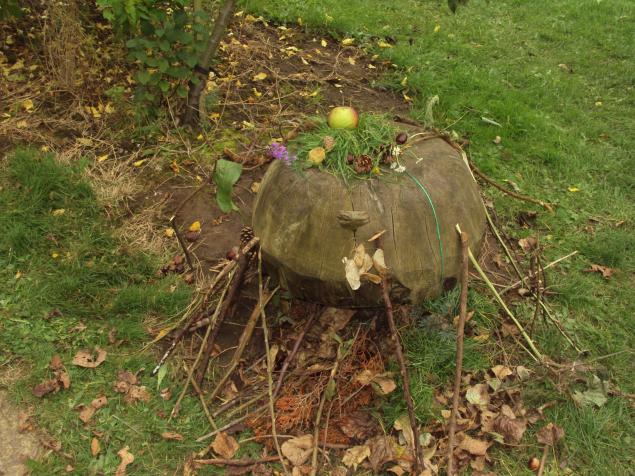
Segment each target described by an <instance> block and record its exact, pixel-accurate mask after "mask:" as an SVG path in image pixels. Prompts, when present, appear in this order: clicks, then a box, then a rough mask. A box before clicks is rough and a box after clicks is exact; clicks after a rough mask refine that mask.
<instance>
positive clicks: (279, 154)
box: [269, 142, 298, 165]
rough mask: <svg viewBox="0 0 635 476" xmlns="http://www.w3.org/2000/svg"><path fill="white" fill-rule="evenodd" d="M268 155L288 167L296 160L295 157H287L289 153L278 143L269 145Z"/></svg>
mask: <svg viewBox="0 0 635 476" xmlns="http://www.w3.org/2000/svg"><path fill="white" fill-rule="evenodd" d="M269 155H270V156H271V157H273V158H274V159H277V160H282V161H284V163H285V164H287V165H290V164H291V162H293V161H294V160H296V159H297V158H298V156H297V155H289V151H288V150H287V148H286V147H285V146H284V144H280V143H279V142H272V143H271V144H269Z"/></svg>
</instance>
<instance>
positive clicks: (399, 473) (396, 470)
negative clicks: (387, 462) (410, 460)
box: [386, 464, 406, 476]
mask: <svg viewBox="0 0 635 476" xmlns="http://www.w3.org/2000/svg"><path fill="white" fill-rule="evenodd" d="M386 471H388V472H390V473H395V474H396V475H397V476H402V475H403V474H406V470H405V469H403V468H402V467H401V466H399V465H398V464H396V465H394V466H391V467H390V468H388V469H387V470H386Z"/></svg>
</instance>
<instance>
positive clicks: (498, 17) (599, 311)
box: [0, 0, 635, 476]
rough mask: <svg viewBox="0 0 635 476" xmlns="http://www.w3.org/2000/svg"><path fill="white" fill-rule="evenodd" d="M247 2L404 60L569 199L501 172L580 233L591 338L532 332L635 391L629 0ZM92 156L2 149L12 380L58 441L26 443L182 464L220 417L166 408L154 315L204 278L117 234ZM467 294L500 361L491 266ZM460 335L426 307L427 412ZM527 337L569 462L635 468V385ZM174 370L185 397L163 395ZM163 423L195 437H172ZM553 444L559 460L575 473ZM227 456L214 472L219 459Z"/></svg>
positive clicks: (473, 131)
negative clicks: (589, 371)
mask: <svg viewBox="0 0 635 476" xmlns="http://www.w3.org/2000/svg"><path fill="white" fill-rule="evenodd" d="M242 7H244V8H245V10H246V11H250V12H251V13H253V14H254V15H263V16H264V17H266V18H267V19H271V20H273V21H278V22H289V23H294V24H298V23H301V24H302V25H303V27H305V28H307V29H308V30H310V31H312V32H314V34H315V36H316V38H321V37H328V35H331V36H332V37H334V38H336V39H343V38H353V39H354V42H355V44H356V45H360V46H362V47H364V48H367V49H368V50H369V51H370V52H371V53H377V54H379V55H381V56H382V57H384V58H386V59H389V60H390V61H391V62H392V63H394V64H395V65H396V68H395V69H394V70H393V72H391V73H389V74H387V75H386V76H385V77H384V78H383V79H382V84H383V86H385V87H388V88H391V89H394V90H396V91H398V92H400V93H403V94H404V95H405V96H407V97H408V98H412V99H411V106H412V115H413V117H415V118H417V119H419V120H421V121H426V120H428V121H429V119H430V113H429V111H427V109H429V108H427V105H428V104H429V103H431V102H432V101H431V100H432V98H434V97H435V96H438V104H437V105H436V106H434V109H433V123H428V125H433V126H435V127H438V128H440V129H446V130H448V131H456V133H458V134H459V135H460V136H463V137H466V138H468V139H469V141H470V148H469V152H470V155H471V159H472V160H473V161H474V163H475V164H476V165H477V166H478V167H479V168H480V169H481V170H482V171H483V172H484V173H486V174H487V175H489V176H491V177H493V178H495V179H496V180H497V181H498V182H500V183H503V181H506V180H507V181H509V182H508V183H509V185H510V186H514V187H518V190H519V191H520V192H521V193H523V194H526V195H530V196H534V197H537V198H540V199H542V200H545V201H548V202H550V203H553V204H555V212H554V213H550V212H548V211H546V210H543V209H541V208H539V207H537V206H535V205H531V204H528V203H525V202H520V201H517V200H513V199H510V198H509V197H508V196H507V195H504V194H502V193H501V192H499V191H497V190H494V189H492V188H486V193H487V194H488V195H489V197H490V198H491V199H492V201H493V202H494V204H495V207H496V210H497V213H498V215H499V218H500V221H501V223H504V225H503V231H504V232H506V233H507V234H508V235H510V236H513V237H515V238H522V237H527V236H530V235H533V236H539V237H540V241H541V243H542V245H543V246H544V248H545V253H544V254H545V260H548V261H551V260H553V259H556V258H558V257H561V256H563V255H566V254H568V253H570V252H572V251H574V250H578V251H579V253H578V255H576V256H575V257H574V258H572V259H570V260H567V261H564V262H563V263H562V264H561V265H559V266H558V267H555V268H552V269H551V270H550V271H549V272H548V278H549V283H548V284H549V286H550V290H551V291H553V292H554V293H555V294H554V295H552V296H550V297H549V302H550V303H551V305H552V308H553V309H554V312H555V315H556V317H557V318H558V319H560V320H561V321H562V322H563V324H564V326H565V328H566V330H567V331H568V332H569V333H570V334H571V335H572V336H573V338H574V339H575V341H576V343H577V345H578V346H579V347H580V348H582V349H585V350H588V352H587V353H585V355H584V356H578V355H577V354H576V353H575V352H574V351H573V350H572V349H571V347H569V346H568V345H567V343H566V342H565V341H564V340H563V339H562V338H561V336H560V334H559V333H557V331H556V330H555V328H554V327H553V326H548V325H539V326H537V328H536V330H535V332H534V336H533V337H534V339H535V341H536V343H537V345H538V346H539V348H540V349H541V350H542V351H543V352H544V353H545V354H547V355H548V356H550V357H551V358H553V359H554V360H556V361H560V362H571V361H573V360H574V359H576V358H578V359H580V360H582V361H586V362H591V363H593V365H594V366H596V368H595V369H594V370H593V371H594V372H595V373H596V374H597V375H598V376H599V377H600V378H601V379H602V380H610V381H611V382H612V384H613V385H614V386H615V388H618V389H619V390H620V391H621V392H622V393H624V394H631V395H632V394H633V393H635V384H634V383H633V379H632V375H633V371H634V370H635V369H634V366H633V364H632V361H633V353H632V351H633V347H634V339H633V336H634V335H635V320H634V319H633V316H634V314H635V304H634V302H635V253H634V252H633V250H634V249H635V238H634V236H635V235H634V233H635V223H634V219H635V193H634V192H635V191H634V188H635V187H634V185H635V180H634V178H633V170H635V154H633V152H632V151H633V150H634V149H635V114H634V111H635V107H634V106H635V104H634V103H635V91H634V82H635V74H634V73H635V62H634V61H633V54H632V51H633V49H634V47H635V41H634V39H633V31H635V3H634V2H632V1H630V0H612V1H608V0H604V1H602V0H552V1H547V0H534V1H532V2H526V1H496V2H487V1H484V0H471V1H470V3H469V4H468V5H467V6H463V7H461V8H460V9H459V10H458V12H457V14H456V15H452V14H451V13H450V12H449V10H448V9H447V6H446V2H445V1H424V0H420V1H415V0H393V1H392V2H386V1H379V0H350V1H347V2H341V1H339V0H321V1H317V0H310V1H306V0H305V1H299V0H257V1H256V0H244V1H243V2H242ZM329 41H331V40H329ZM497 136H498V137H500V140H498V139H497ZM86 165H87V164H82V163H79V164H75V165H73V166H69V165H61V164H60V163H58V162H57V161H56V160H54V158H53V157H51V156H49V155H47V154H44V153H41V152H38V151H35V150H31V149H25V150H17V151H15V152H13V153H11V154H9V155H8V156H6V157H3V158H0V228H1V229H2V234H0V350H1V351H0V385H1V386H3V387H4V386H7V387H9V388H10V390H11V392H10V394H11V398H12V399H13V400H14V402H15V403H16V405H18V406H19V408H20V409H27V408H30V410H31V411H32V412H33V414H34V415H35V418H36V421H37V423H38V426H40V427H42V428H46V430H47V432H48V433H49V435H50V436H51V437H53V438H54V439H56V440H58V441H59V442H60V443H61V445H62V451H60V452H53V453H52V454H51V455H50V457H47V458H46V459H45V460H44V461H43V462H42V463H37V462H31V463H30V465H31V468H32V469H33V474H35V475H51V474H65V471H66V469H65V468H67V466H69V465H70V466H73V467H74V468H75V474H82V475H83V474H87V475H91V474H114V469H115V468H116V467H117V465H118V463H119V457H118V456H117V452H118V451H119V450H121V449H122V448H123V447H125V446H129V447H130V452H131V453H133V454H134V456H135V462H134V465H133V466H130V468H129V471H128V474H134V475H155V474H172V473H174V472H175V471H176V469H177V468H180V467H182V466H183V462H184V461H185V460H186V459H187V457H188V456H189V455H190V454H191V453H192V452H193V451H198V450H200V449H201V444H199V443H196V442H194V437H198V436H200V435H201V434H203V433H205V432H207V429H208V427H209V423H208V421H207V419H206V417H205V415H204V413H203V411H202V409H201V406H200V405H199V402H198V401H197V400H196V399H195V398H194V397H190V398H186V399H184V401H183V406H182V409H181V414H180V416H179V417H178V419H175V420H172V421H170V420H169V418H168V415H169V413H170V411H171V410H172V408H173V406H174V403H175V400H176V397H177V395H178V392H179V390H180V388H181V385H182V381H183V372H182V369H177V368H172V367H171V366H168V367H166V368H168V369H169V370H168V373H167V375H165V377H164V378H163V379H162V380H161V381H160V382H159V385H157V379H155V378H150V376H149V373H150V371H151V370H152V368H153V367H154V365H155V363H156V358H157V356H156V355H155V353H153V352H152V350H151V349H145V348H144V346H145V345H146V344H148V342H149V340H150V337H149V335H148V328H149V327H151V326H152V327H154V328H155V330H156V327H157V326H158V325H159V324H158V323H161V325H162V326H167V325H169V324H170V323H172V322H175V320H176V319H177V318H178V317H179V316H180V313H181V312H182V311H183V310H184V309H185V307H186V306H187V304H188V302H189V300H190V298H191V289H190V288H188V287H187V286H185V285H184V284H183V282H182V280H180V279H178V278H175V277H174V276H172V277H165V278H162V279H157V278H156V277H155V275H154V273H155V271H156V270H157V269H158V268H159V267H160V263H161V259H162V258H163V257H158V256H149V255H146V254H143V253H141V252H139V251H138V250H132V249H130V248H129V247H127V246H125V245H124V244H122V243H121V242H120V241H118V240H117V239H115V238H114V236H113V225H116V223H115V224H113V223H111V222H108V221H107V220H106V218H105V214H104V213H103V210H102V209H101V208H100V206H99V205H98V202H97V199H96V197H95V194H94V192H93V190H92V189H91V186H90V184H89V183H88V182H87V181H86V179H85V174H84V173H83V167H85V166H86ZM528 210H529V211H535V212H538V215H537V219H536V221H535V223H533V224H532V225H531V227H529V228H528V227H522V226H521V225H518V224H517V217H518V215H519V214H521V213H522V212H525V211H528ZM592 264H596V265H601V266H606V267H610V268H614V269H616V271H615V273H614V274H613V275H612V276H610V277H609V278H604V277H602V276H601V275H600V274H599V273H594V272H593V273H592V272H586V270H587V269H588V268H589V267H590V266H591V265H592ZM457 297H458V294H457V292H456V291H454V292H451V293H450V294H448V295H447V296H445V297H444V298H442V299H439V300H437V301H434V302H429V303H425V304H422V306H420V307H419V308H418V309H416V311H415V312H417V313H418V314H423V313H426V314H429V313H431V314H432V315H434V314H439V315H447V314H450V315H452V314H454V313H455V311H456V308H457ZM470 308H472V309H474V310H475V311H476V313H475V317H474V319H473V322H474V324H473V325H474V326H475V327H476V328H477V329H478V330H479V334H480V335H487V334H489V335H491V336H492V337H491V338H489V339H475V338H468V339H466V351H465V352H466V354H465V364H464V366H465V370H466V372H476V371H480V370H485V369H488V368H490V367H491V366H492V365H494V364H497V363H501V360H502V358H503V353H504V352H505V350H502V349H501V348H500V347H499V346H498V344H497V342H495V340H496V339H495V338H494V337H493V336H494V335H495V329H496V328H497V327H499V325H500V318H499V309H498V306H497V305H496V304H495V303H494V302H493V300H492V298H491V297H490V295H489V294H488V293H487V291H486V290H485V289H484V288H481V287H480V285H479V284H478V283H474V284H473V289H471V291H470ZM514 310H515V312H516V313H517V315H518V316H519V317H520V318H521V320H523V321H524V322H526V321H527V320H529V319H530V318H531V316H532V314H533V306H532V303H531V302H530V301H526V302H524V303H523V302H522V301H521V302H520V303H519V304H517V305H516V306H515V307H514ZM112 329H116V330H117V333H116V335H115V336H112V335H111V330H112ZM454 337H455V335H454V333H453V331H448V330H441V329H439V328H437V327H435V326H434V325H433V324H431V323H430V322H429V319H425V318H424V319H420V320H418V321H417V324H416V326H415V327H414V328H413V329H411V330H410V331H408V333H407V334H406V335H405V336H404V341H405V344H406V348H407V352H408V355H409V358H410V362H411V367H412V376H411V377H412V386H413V394H414V397H415V399H416V411H417V415H418V417H419V419H420V421H421V422H422V423H424V424H425V423H427V422H430V421H433V420H434V419H438V418H441V417H440V415H439V414H438V411H437V410H435V409H433V406H432V402H433V395H434V391H435V390H436V389H438V388H441V387H446V388H447V386H448V385H449V384H450V382H451V381H452V378H453V375H454V349H455V342H454ZM113 340H115V341H116V343H113ZM95 346H101V347H103V348H106V349H107V350H108V356H107V359H106V361H105V362H103V363H102V364H101V365H100V366H99V367H98V368H96V369H90V368H81V367H77V366H75V365H72V364H71V360H72V359H73V356H74V355H75V354H76V353H77V351H79V350H81V349H93V348H94V347H95ZM516 350H517V352H516V351H515V352H514V353H513V354H512V355H507V356H506V357H507V358H508V359H509V361H510V363H511V364H514V365H519V364H520V365H525V366H527V367H530V368H531V369H532V370H533V371H534V373H533V378H532V379H531V380H530V383H529V384H528V385H527V386H526V387H525V388H524V390H523V398H524V401H525V402H526V405H527V407H529V408H531V407H537V406H539V405H542V404H544V403H546V402H555V404H554V405H553V406H551V407H550V408H549V409H548V410H547V411H546V418H547V421H553V422H554V423H557V424H558V425H560V426H562V427H563V428H564V429H565V433H566V437H565V440H564V451H563V452H562V453H561V454H560V456H561V457H562V458H564V459H566V466H567V468H568V469H567V471H569V470H573V474H584V475H600V474H614V475H616V476H617V475H627V474H632V467H633V465H634V464H635V461H633V460H634V458H633V452H632V450H631V448H632V446H633V444H634V443H635V412H634V410H633V405H632V400H631V401H629V400H628V399H627V398H625V397H618V396H612V397H610V398H609V399H608V401H607V402H606V404H604V405H602V406H599V407H591V406H587V407H579V406H577V405H576V404H575V403H574V402H573V401H572V399H571V395H570V393H571V392H572V391H574V390H583V389H584V388H585V384H584V383H583V382H575V383H574V384H573V385H565V384H564V382H559V381H558V378H556V376H555V375H554V374H553V373H549V372H547V371H545V370H544V369H542V368H541V367H539V366H536V365H534V364H533V363H532V361H531V360H529V359H528V357H527V356H526V354H524V353H523V351H522V350H521V349H520V348H518V349H516ZM54 355H59V356H60V357H61V360H62V362H63V363H64V365H65V368H66V370H67V371H68V373H69V376H70V380H71V385H70V388H68V389H64V390H60V391H59V392H57V393H55V394H52V395H49V396H47V397H46V398H44V399H37V398H36V397H34V396H33V395H32V393H31V391H32V388H33V386H34V385H35V384H37V383H39V382H41V381H43V380H45V379H49V378H51V376H52V371H51V370H50V369H49V362H50V361H51V358H52V357H53V356H54ZM121 370H128V371H131V372H133V373H136V372H138V377H139V378H140V381H141V382H140V385H145V386H146V387H147V389H148V391H149V393H150V396H151V398H150V400H149V401H148V402H146V403H137V404H129V403H126V402H125V400H124V396H123V395H121V394H117V393H114V392H113V390H112V385H113V383H114V382H115V381H116V380H117V374H118V372H119V371H121ZM168 388H169V389H170V390H171V393H172V395H171V397H170V398H168V399H163V398H161V396H160V395H161V390H164V393H163V394H164V395H165V390H166V389H168ZM102 394H105V395H107V396H108V404H107V405H106V406H105V407H103V408H101V409H100V410H99V411H98V412H97V413H96V415H95V416H94V417H93V418H92V419H91V421H90V422H89V423H88V424H84V423H82V421H81V420H80V419H79V418H78V411H77V410H78V406H79V405H82V404H83V405H88V404H90V402H91V401H92V400H93V399H95V398H97V397H98V396H100V395H102ZM404 409H405V404H404V402H403V398H402V396H401V394H400V393H399V392H395V393H394V394H392V395H391V397H390V398H389V399H388V400H387V402H386V403H385V404H384V405H383V408H382V410H383V417H384V419H385V423H386V426H387V427H391V426H392V423H393V420H394V419H395V418H397V417H398V416H399V415H401V414H403V412H404ZM220 423H222V422H220ZM164 432H176V433H181V434H183V435H186V436H187V437H186V439H185V440H184V441H166V440H164V439H163V438H162V437H161V434H162V433H164ZM532 432H533V430H529V431H528V432H527V433H526V435H525V437H524V439H523V441H522V444H521V445H520V446H518V447H514V448H503V447H502V446H498V445H497V446H496V448H497V449H494V448H492V449H491V450H490V454H492V456H494V459H495V461H494V468H493V471H494V472H495V473H496V474H507V475H514V476H515V475H521V474H528V475H529V474H533V473H531V472H530V471H529V470H528V469H526V462H527V459H528V458H529V457H530V456H540V453H541V451H542V449H541V448H540V447H539V445H537V444H536V443H535V438H534V437H533V434H532ZM93 438H97V439H98V440H99V441H100V445H101V450H100V452H99V454H98V455H97V456H96V457H93V456H92V455H91V452H90V446H91V440H92V439H93ZM501 448H502V449H501ZM242 454H248V455H250V456H252V457H258V456H259V454H260V453H259V448H258V447H257V446H256V445H254V444H243V445H241V449H240V452H239V454H238V456H239V457H240V456H241V455H242ZM65 455H70V456H65ZM551 461H553V460H552V459H550V463H549V465H548V467H547V471H546V473H545V474H550V475H551V474H553V475H555V474H563V471H562V470H559V469H558V468H557V467H556V465H554V464H552V463H551ZM214 471H215V470H213V469H212V468H204V469H202V470H201V471H200V473H199V474H222V472H223V470H222V469H221V470H218V471H219V472H218V473H217V472H214Z"/></svg>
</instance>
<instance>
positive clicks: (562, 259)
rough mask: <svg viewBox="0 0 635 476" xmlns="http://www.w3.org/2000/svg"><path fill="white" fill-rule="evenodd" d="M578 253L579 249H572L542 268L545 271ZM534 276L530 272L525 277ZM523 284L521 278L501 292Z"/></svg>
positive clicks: (503, 292) (502, 292) (501, 292)
mask: <svg viewBox="0 0 635 476" xmlns="http://www.w3.org/2000/svg"><path fill="white" fill-rule="evenodd" d="M577 254H578V251H577V250H576V251H572V252H571V253H569V254H567V255H565V256H562V257H560V258H558V259H556V260H554V261H552V262H551V263H548V264H546V265H545V266H543V267H542V270H543V271H544V270H546V269H549V268H552V267H554V266H555V265H557V264H558V263H561V262H562V261H564V260H566V259H569V258H571V257H572V256H575V255H577ZM533 277H534V276H533V274H531V273H530V274H529V276H526V278H525V279H532V278H533ZM522 284H523V280H521V281H516V282H515V283H514V284H512V285H510V286H507V287H506V288H503V290H502V291H500V294H501V295H503V294H505V293H506V292H508V291H511V290H512V289H516V288H517V287H519V286H520V285H522Z"/></svg>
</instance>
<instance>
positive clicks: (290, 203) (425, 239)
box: [253, 126, 486, 307]
mask: <svg viewBox="0 0 635 476" xmlns="http://www.w3.org/2000/svg"><path fill="white" fill-rule="evenodd" d="M400 127H401V126H400ZM401 128H403V127H401ZM411 132H412V131H411ZM400 162H401V164H403V165H404V166H405V167H406V171H405V172H403V173H397V172H394V171H391V172H390V173H388V172H387V173H385V174H384V175H382V176H379V177H375V178H372V179H367V180H362V179H355V180H352V181H350V182H349V183H348V184H346V183H344V181H343V180H342V179H341V178H339V177H335V176H334V175H332V174H329V173H326V172H323V171H320V170H318V169H310V170H308V171H306V172H303V173H299V172H297V171H295V170H294V169H292V168H291V167H289V166H287V165H285V164H284V163H283V162H281V161H274V163H272V164H271V165H270V167H269V170H268V171H267V173H266V174H265V177H264V178H263V180H262V183H261V185H260V189H259V192H258V197H257V199H256V203H255V206H254V215H253V228H254V231H255V233H256V235H257V236H258V237H260V245H261V249H262V256H263V260H264V261H265V263H266V265H267V266H268V268H269V269H270V270H273V272H274V273H276V274H277V276H278V277H279V279H280V283H281V285H282V286H283V287H286V288H287V289H288V290H289V291H290V292H291V293H292V295H293V296H294V297H297V298H299V299H304V300H308V301H314V302H318V303H322V304H325V305H330V306H337V307H375V306H382V305H383V304H382V302H383V301H382V297H381V290H380V286H378V285H376V284H373V283H371V282H362V285H361V287H360V288H359V289H358V290H356V291H353V290H352V289H351V288H350V286H349V285H348V282H347V281H346V277H345V271H344V264H343V262H342V258H343V257H345V256H346V257H349V258H350V257H351V256H352V253H353V250H354V249H355V247H356V246H357V245H358V244H360V243H364V246H365V247H366V250H367V252H369V253H370V254H371V255H372V254H373V251H374V248H375V245H374V244H373V243H372V242H371V243H369V242H367V240H368V239H369V238H371V237H372V236H373V235H374V234H375V233H377V232H380V231H382V230H386V232H385V233H384V235H383V236H382V243H383V246H384V253H385V262H386V266H388V268H389V273H390V275H391V284H392V287H391V290H390V292H391V298H392V299H394V300H395V301H396V302H411V303H417V302H421V301H422V300H424V299H427V298H433V297H435V296H438V295H439V294H440V293H441V292H442V291H443V290H444V289H448V288H451V287H453V286H454V284H455V283H456V282H457V279H458V277H459V273H460V246H459V240H457V238H456V231H455V225H456V224H457V223H458V224H460V226H461V229H462V230H464V231H466V232H467V233H468V234H469V236H470V238H472V239H471V248H472V251H473V253H474V254H477V253H478V251H479V250H480V247H481V245H482V242H483V238H484V235H485V227H486V221H485V210H484V205H483V202H482V200H481V197H480V194H479V187H478V184H477V183H476V181H475V180H474V178H473V176H472V174H471V172H470V170H469V168H468V165H467V164H466V163H465V161H464V160H463V157H462V155H461V153H460V152H459V151H458V150H457V149H455V148H454V147H452V146H451V145H450V144H448V143H447V142H446V141H445V140H443V139H441V138H438V137H436V138H429V139H423V140H417V137H414V138H413V139H411V140H409V141H408V143H406V145H405V146H404V148H403V154H402V156H401V157H400Z"/></svg>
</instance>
